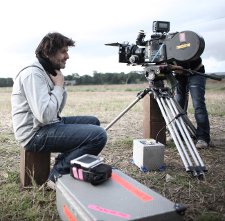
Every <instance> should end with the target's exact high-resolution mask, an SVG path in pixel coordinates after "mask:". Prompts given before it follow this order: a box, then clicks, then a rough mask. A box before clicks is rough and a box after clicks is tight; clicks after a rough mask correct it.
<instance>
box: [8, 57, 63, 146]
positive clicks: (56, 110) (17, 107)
mask: <svg viewBox="0 0 225 221" xmlns="http://www.w3.org/2000/svg"><path fill="white" fill-rule="evenodd" d="M66 98H67V93H66V91H65V89H64V88H62V87H60V86H55V85H54V84H53V82H52V81H51V79H50V78H49V76H48V74H47V73H46V72H45V70H44V68H43V67H42V65H41V64H40V63H39V62H38V61H36V62H35V63H33V64H32V65H31V66H28V67H27V68H25V69H23V70H22V71H21V72H20V73H19V74H18V75H17V76H16V78H15V80H14V84H13V90H12V95H11V105H12V123H13V130H14V134H15V138H16V140H17V141H18V142H19V143H20V144H21V145H22V146H25V145H26V144H28V142H29V141H30V140H31V139H32V137H33V136H34V135H35V133H36V132H37V131H38V129H40V128H41V127H43V126H45V125H48V124H52V123H56V122H59V121H60V118H59V114H60V112H61V111H62V109H63V108H64V106H65V103H66Z"/></svg>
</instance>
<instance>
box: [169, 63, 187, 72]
mask: <svg viewBox="0 0 225 221" xmlns="http://www.w3.org/2000/svg"><path fill="white" fill-rule="evenodd" d="M170 68H171V70H172V71H174V72H175V73H176V74H183V73H184V71H183V67H182V66H178V65H170Z"/></svg>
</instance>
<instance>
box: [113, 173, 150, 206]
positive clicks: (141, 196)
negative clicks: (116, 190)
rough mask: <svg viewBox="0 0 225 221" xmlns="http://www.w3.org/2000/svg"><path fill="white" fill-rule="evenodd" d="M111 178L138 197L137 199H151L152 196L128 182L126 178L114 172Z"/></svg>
mask: <svg viewBox="0 0 225 221" xmlns="http://www.w3.org/2000/svg"><path fill="white" fill-rule="evenodd" d="M112 180H114V181H115V182H116V183H118V184H120V185H121V186H122V187H123V188H125V189H126V190H128V191H129V192H131V193H133V194H134V195H135V196H136V197H138V198H139V199H141V200H143V201H145V202H147V201H150V200H153V197H152V196H150V195H148V194H147V193H145V192H143V191H141V190H139V189H138V188H136V187H135V186H133V185H132V184H130V183H128V182H127V181H126V180H124V179H123V178H122V177H120V176H118V175H117V174H115V173H112Z"/></svg>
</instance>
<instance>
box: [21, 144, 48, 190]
mask: <svg viewBox="0 0 225 221" xmlns="http://www.w3.org/2000/svg"><path fill="white" fill-rule="evenodd" d="M50 157H51V154H50V153H37V152H31V151H27V150H25V148H23V147H21V149H20V181H21V184H22V186H23V187H25V186H29V185H32V181H34V182H35V183H36V184H38V185H42V184H43V183H44V182H45V181H46V180H47V179H48V175H49V172H50Z"/></svg>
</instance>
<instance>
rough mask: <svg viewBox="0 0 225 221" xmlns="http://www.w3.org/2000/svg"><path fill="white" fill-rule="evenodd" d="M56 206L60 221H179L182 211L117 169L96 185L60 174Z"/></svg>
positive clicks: (179, 207)
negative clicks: (109, 176)
mask: <svg viewBox="0 0 225 221" xmlns="http://www.w3.org/2000/svg"><path fill="white" fill-rule="evenodd" d="M56 203H57V210H58V213H59V216H60V218H61V219H62V220H63V221H84V220H85V221H103V220H105V221H119V220H121V221H122V220H123V221H125V220H140V221H147V220H148V221H151V220H152V221H164V220H165V221H180V220H183V219H182V215H183V214H184V211H185V209H186V208H185V207H183V206H182V205H180V204H175V203H173V202H171V201H170V200H168V199H166V198H165V197H163V196H162V195H160V194H158V193H156V192H155V191H153V190H151V189H149V188H147V187H146V186H144V185H142V184H141V183H139V182H138V181H136V180H134V179H133V178H131V177H129V176H128V175H125V174H124V173H123V172H121V171H120V170H117V169H113V170H112V177H111V178H109V179H108V180H107V181H105V182H104V183H102V184H100V185H97V186H94V185H92V184H91V183H88V182H83V181H80V180H75V179H74V178H72V176H71V175H69V174H68V175H63V176H62V177H60V178H59V179H58V180H57V182H56Z"/></svg>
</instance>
